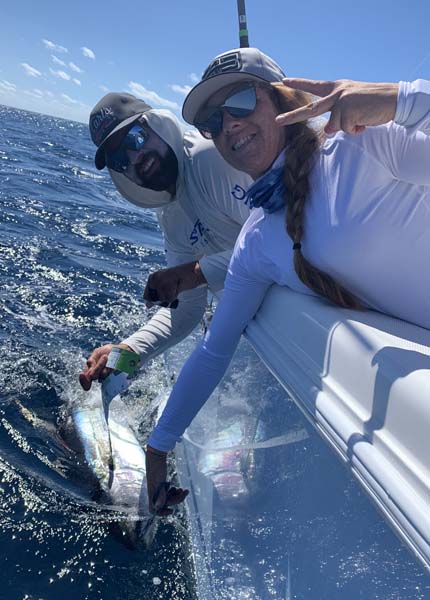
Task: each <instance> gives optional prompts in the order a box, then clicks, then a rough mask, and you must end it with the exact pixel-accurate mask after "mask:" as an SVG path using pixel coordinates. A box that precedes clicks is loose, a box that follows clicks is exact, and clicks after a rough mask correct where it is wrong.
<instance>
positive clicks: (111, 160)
mask: <svg viewBox="0 0 430 600" xmlns="http://www.w3.org/2000/svg"><path fill="white" fill-rule="evenodd" d="M129 162H130V161H129V158H128V156H127V151H126V150H125V149H124V148H123V147H122V146H120V147H119V148H118V149H117V150H115V152H112V153H110V154H106V165H107V167H108V168H109V169H112V170H113V171H116V172H117V173H124V171H126V170H127V167H128V165H129Z"/></svg>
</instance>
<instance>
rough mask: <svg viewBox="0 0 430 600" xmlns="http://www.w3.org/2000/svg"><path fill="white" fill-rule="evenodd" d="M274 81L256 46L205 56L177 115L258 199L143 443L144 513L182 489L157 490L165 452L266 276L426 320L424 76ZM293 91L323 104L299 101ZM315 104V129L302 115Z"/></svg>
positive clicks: (268, 281)
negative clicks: (199, 334) (320, 123)
mask: <svg viewBox="0 0 430 600" xmlns="http://www.w3.org/2000/svg"><path fill="white" fill-rule="evenodd" d="M282 79H283V73H282V71H281V70H280V69H279V67H278V66H277V65H276V63H274V62H273V61H272V60H271V59H270V58H269V57H267V56H265V55H264V54H262V53H261V52H259V51H258V50H256V49H254V48H247V49H240V50H235V51H232V52H229V53H225V54H223V55H220V56H219V57H217V58H216V59H215V60H214V61H213V63H211V65H210V66H209V67H208V69H207V70H206V72H205V74H204V75H203V79H202V81H201V82H200V83H199V84H198V85H197V86H196V87H195V88H194V89H193V90H191V92H190V93H189V95H188V97H187V98H186V100H185V104H184V109H183V115H184V118H185V119H186V120H187V121H188V122H191V123H193V124H194V125H195V126H196V127H197V128H198V129H199V130H200V132H201V133H202V134H203V135H204V136H205V137H211V138H212V139H213V140H214V143H215V145H216V147H217V148H218V150H219V152H220V153H221V154H222V156H223V157H224V158H225V160H227V161H228V162H229V163H230V164H231V165H233V166H234V167H236V168H237V169H241V170H243V171H246V172H247V173H248V174H249V175H251V176H252V177H253V178H254V179H255V180H256V181H255V183H254V185H253V186H252V187H251V189H250V190H249V192H248V193H249V197H250V200H251V204H252V205H253V206H254V207H258V208H257V210H255V211H254V212H253V213H252V215H251V217H250V218H249V219H248V221H247V222H246V224H245V225H244V227H243V229H242V231H241V234H240V235H239V238H238V240H237V243H236V247H235V251H234V254H233V257H232V261H231V263H230V267H229V274H228V277H227V279H226V284H225V291H224V295H223V297H222V300H221V301H220V303H219V305H218V308H217V310H216V313H215V316H214V319H213V321H212V324H211V327H210V330H209V331H208V333H207V335H206V337H205V339H204V341H203V343H202V344H201V345H200V346H199V347H198V348H197V349H196V350H195V352H194V353H193V354H192V355H191V357H190V359H189V360H188V362H187V363H186V364H185V366H184V368H183V370H182V372H181V374H180V376H179V378H178V381H177V383H176V385H175V387H174V389H173V391H172V394H171V396H170V398H169V402H168V404H167V406H166V409H165V410H164V413H163V415H162V417H161V419H160V421H159V423H158V425H157V427H156V428H155V429H154V431H153V433H152V435H151V437H150V439H149V441H148V447H147V450H148V452H147V468H148V473H147V476H148V489H149V494H150V496H149V497H150V498H152V497H153V494H154V493H155V492H157V494H156V498H157V501H156V504H155V505H153V506H151V507H150V508H151V509H152V510H157V509H160V514H168V513H169V512H170V509H169V508H168V505H169V504H176V503H178V502H181V501H182V500H183V499H184V497H185V495H186V491H184V490H171V491H170V492H168V493H167V495H166V492H165V487H164V488H163V487H161V486H160V484H161V482H162V481H164V479H165V477H166V467H165V464H166V452H167V451H168V450H170V449H172V448H173V447H174V445H175V443H176V442H177V441H178V440H179V439H180V436H181V434H182V433H183V431H184V430H185V429H186V427H187V426H188V425H189V423H190V422H191V420H192V419H193V417H194V416H195V414H196V413H197V412H198V410H199V409H200V408H201V406H202V405H203V403H204V402H205V401H206V399H207V398H208V397H209V395H210V394H211V393H212V391H213V389H214V388H215V386H216V385H217V384H218V382H219V380H220V379H221V377H222V375H223V374H224V372H225V370H226V368H227V366H228V364H229V362H230V360H231V357H232V355H233V353H234V350H235V348H236V346H237V343H238V341H239V339H240V335H241V333H242V331H243V330H244V329H245V327H246V325H247V324H248V323H249V321H250V320H251V319H252V318H253V316H254V315H255V313H256V312H257V310H258V308H259V306H260V304H261V302H262V301H263V298H264V296H265V294H266V291H267V289H268V288H269V287H270V286H271V285H272V284H273V283H277V284H279V285H287V286H289V287H290V288H291V289H293V290H295V291H298V292H302V293H307V294H315V295H319V296H322V297H324V298H327V299H328V300H330V301H332V302H334V303H335V304H337V305H338V306H341V307H349V308H367V307H370V308H373V309H376V310H380V311H382V312H385V313H387V314H390V315H393V316H395V317H399V318H401V319H404V320H407V321H410V322H412V323H415V324H417V325H420V326H422V327H426V328H429V329H430V272H429V269H428V260H429V256H430V228H429V225H430V135H429V134H430V83H429V82H426V81H423V80H418V81H417V82H414V83H412V84H408V83H401V84H399V85H397V84H366V83H358V82H350V81H341V82H335V83H331V82H319V83H318V82H306V81H305V80H301V81H300V80H284V81H283V83H282V82H281V80H282ZM285 84H288V87H286V85H285ZM293 86H296V87H300V86H301V87H302V88H304V89H305V90H307V91H312V92H316V93H318V94H320V95H322V99H321V100H319V101H317V102H314V103H310V104H309V97H308V96H307V95H306V93H304V92H303V91H300V90H294V89H292V87H293ZM326 111H331V117H330V120H329V122H328V124H327V126H326V127H325V133H326V134H327V135H325V136H324V135H320V134H318V133H317V132H316V131H315V130H314V129H313V128H311V127H310V126H309V124H308V123H306V119H307V118H308V117H313V116H317V115H319V114H322V113H324V112H326ZM369 125H370V126H376V125H378V127H369V128H368V127H367V126H369ZM339 130H343V131H340V132H339V133H337V134H336V135H328V134H332V133H334V132H336V131H339ZM345 132H346V133H345ZM357 134H359V135H357ZM285 230H286V231H285ZM287 234H288V235H287ZM158 490H160V493H158Z"/></svg>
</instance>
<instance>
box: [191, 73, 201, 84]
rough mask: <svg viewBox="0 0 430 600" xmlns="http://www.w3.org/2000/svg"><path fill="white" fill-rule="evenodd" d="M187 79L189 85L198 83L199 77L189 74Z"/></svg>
mask: <svg viewBox="0 0 430 600" xmlns="http://www.w3.org/2000/svg"><path fill="white" fill-rule="evenodd" d="M188 78H189V80H190V81H191V83H198V82H199V81H200V77H199V76H198V75H196V73H190V74H189V75H188Z"/></svg>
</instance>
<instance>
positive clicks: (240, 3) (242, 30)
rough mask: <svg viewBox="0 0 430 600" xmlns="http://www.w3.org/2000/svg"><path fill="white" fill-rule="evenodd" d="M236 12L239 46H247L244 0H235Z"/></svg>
mask: <svg viewBox="0 0 430 600" xmlns="http://www.w3.org/2000/svg"><path fill="white" fill-rule="evenodd" d="M237 13H238V16H239V40H240V47H241V48H249V39H248V29H247V26H246V9H245V0H237Z"/></svg>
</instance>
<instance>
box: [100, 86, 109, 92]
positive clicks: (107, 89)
mask: <svg viewBox="0 0 430 600" xmlns="http://www.w3.org/2000/svg"><path fill="white" fill-rule="evenodd" d="M99 88H100V89H101V91H102V92H104V93H105V94H107V93H108V91H109V88H108V87H106V86H105V85H100V86H99Z"/></svg>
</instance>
